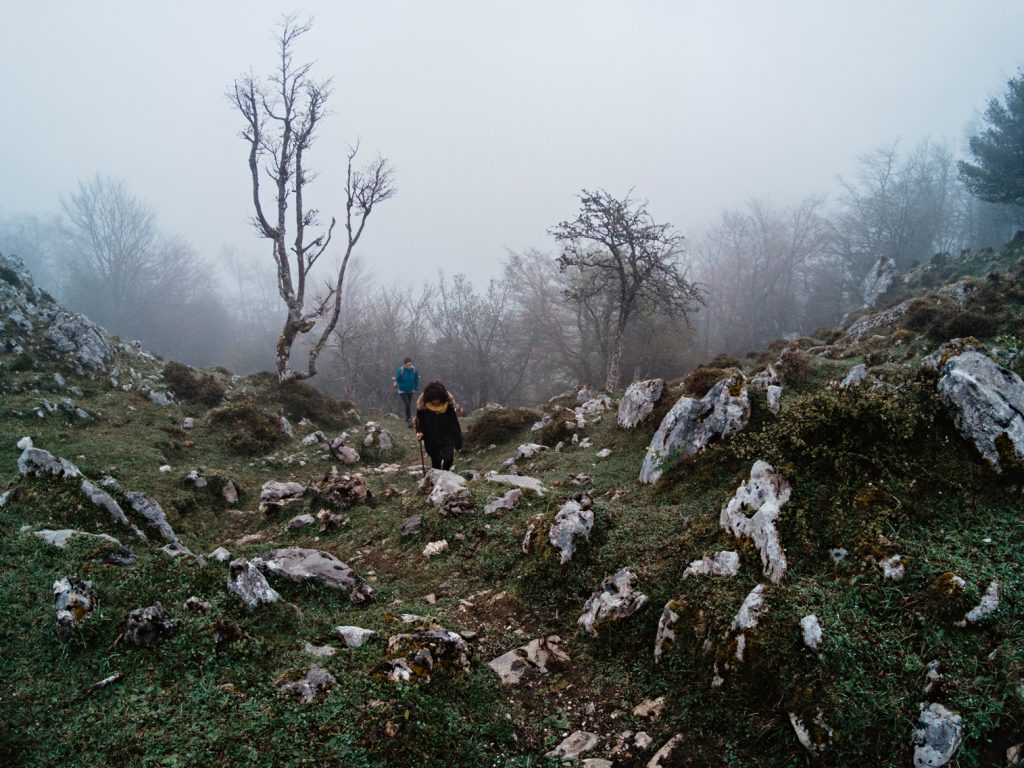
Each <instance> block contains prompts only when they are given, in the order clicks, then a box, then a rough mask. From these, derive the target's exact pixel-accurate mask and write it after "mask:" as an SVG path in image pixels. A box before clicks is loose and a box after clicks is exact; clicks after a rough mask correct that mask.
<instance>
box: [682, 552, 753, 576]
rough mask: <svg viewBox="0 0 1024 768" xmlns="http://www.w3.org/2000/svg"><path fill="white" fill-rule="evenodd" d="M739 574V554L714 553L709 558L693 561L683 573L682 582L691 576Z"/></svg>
mask: <svg viewBox="0 0 1024 768" xmlns="http://www.w3.org/2000/svg"><path fill="white" fill-rule="evenodd" d="M739 572H740V554H739V552H736V551H733V550H726V551H724V552H716V553H715V554H714V555H712V556H710V557H704V558H701V559H700V560H694V561H693V562H692V563H690V564H689V565H688V566H686V570H685V571H683V580H684V581H685V580H686V579H688V578H690V577H691V576H735V575H736V574H737V573H739Z"/></svg>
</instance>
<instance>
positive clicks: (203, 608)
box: [184, 595, 211, 613]
mask: <svg viewBox="0 0 1024 768" xmlns="http://www.w3.org/2000/svg"><path fill="white" fill-rule="evenodd" d="M184 608H185V610H186V611H190V612H192V613H206V612H207V611H209V610H210V608H211V606H210V604H209V603H208V602H206V601H205V600H203V599H202V598H201V597H196V596H195V595H192V596H191V597H190V598H188V600H186V601H185V603H184Z"/></svg>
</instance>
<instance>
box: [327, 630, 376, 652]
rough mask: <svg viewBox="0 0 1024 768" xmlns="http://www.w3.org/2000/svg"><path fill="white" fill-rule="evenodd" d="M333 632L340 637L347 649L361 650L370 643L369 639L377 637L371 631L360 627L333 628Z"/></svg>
mask: <svg viewBox="0 0 1024 768" xmlns="http://www.w3.org/2000/svg"><path fill="white" fill-rule="evenodd" d="M334 631H335V632H337V633H338V634H339V635H340V636H341V638H342V640H344V641H345V645H347V646H348V647H349V648H362V647H363V646H364V645H366V643H368V642H369V641H370V638H373V637H376V636H377V633H376V632H374V631H373V630H372V629H363V628H362V627H351V626H342V627H335V628H334Z"/></svg>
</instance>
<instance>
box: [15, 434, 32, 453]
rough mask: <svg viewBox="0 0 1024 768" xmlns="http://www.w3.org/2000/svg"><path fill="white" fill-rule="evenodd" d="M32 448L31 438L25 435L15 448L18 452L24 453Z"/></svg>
mask: <svg viewBox="0 0 1024 768" xmlns="http://www.w3.org/2000/svg"><path fill="white" fill-rule="evenodd" d="M31 447H32V438H31V437H28V436H27V435H26V436H25V437H23V438H21V440H19V441H18V445H17V448H18V450H19V451H25V450H28V449H29V448H31Z"/></svg>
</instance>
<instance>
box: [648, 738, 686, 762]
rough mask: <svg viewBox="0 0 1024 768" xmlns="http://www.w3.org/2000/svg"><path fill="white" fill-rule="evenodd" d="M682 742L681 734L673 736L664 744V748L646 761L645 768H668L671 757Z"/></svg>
mask: <svg viewBox="0 0 1024 768" xmlns="http://www.w3.org/2000/svg"><path fill="white" fill-rule="evenodd" d="M683 740H684V738H683V734H681V733H677V734H676V735H675V736H673V737H672V738H671V739H669V740H668V741H667V742H665V744H664V746H662V748H661V749H659V750H658V751H657V752H655V753H654V757H652V758H651V759H650V760H649V761H648V763H647V768H668V767H669V765H671V764H672V763H671V760H672V757H673V755H674V754H675V751H676V750H677V749H679V746H680V745H681V744H682V743H683Z"/></svg>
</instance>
